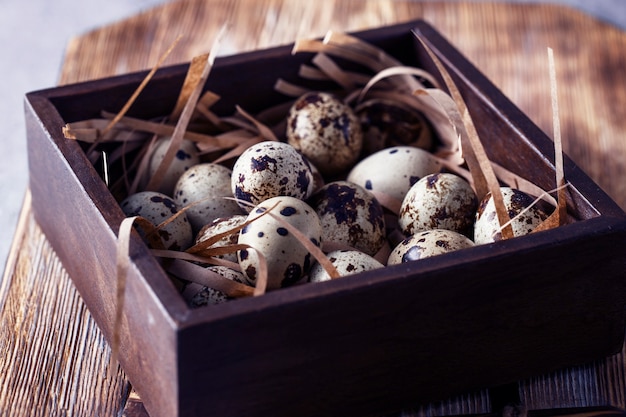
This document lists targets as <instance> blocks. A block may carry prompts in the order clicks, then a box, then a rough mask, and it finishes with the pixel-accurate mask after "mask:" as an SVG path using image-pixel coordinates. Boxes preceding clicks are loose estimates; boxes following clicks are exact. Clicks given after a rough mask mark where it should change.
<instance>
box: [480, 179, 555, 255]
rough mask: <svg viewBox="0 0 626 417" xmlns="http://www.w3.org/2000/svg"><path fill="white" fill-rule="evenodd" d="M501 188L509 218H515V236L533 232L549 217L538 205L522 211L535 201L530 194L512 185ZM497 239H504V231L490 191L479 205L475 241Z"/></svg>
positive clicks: (513, 223) (485, 241)
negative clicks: (511, 186) (501, 228)
mask: <svg viewBox="0 0 626 417" xmlns="http://www.w3.org/2000/svg"><path fill="white" fill-rule="evenodd" d="M500 190H501V192H502V198H503V200H504V205H505V207H506V208H507V210H508V212H509V218H510V219H513V218H515V220H514V221H513V222H512V223H511V227H512V229H513V235H514V236H522V235H525V234H528V233H530V232H532V230H533V229H534V228H535V227H537V226H538V225H539V223H541V222H542V221H543V220H545V219H546V218H547V215H546V213H544V212H543V210H541V209H540V208H539V207H537V206H536V205H535V206H532V207H531V208H530V209H529V210H527V211H526V212H524V213H522V211H524V210H525V209H526V208H527V207H528V206H530V204H531V203H532V202H533V199H532V198H531V197H530V196H529V195H528V194H526V193H524V192H522V191H520V190H517V189H514V188H510V187H501V188H500ZM520 213H522V214H520ZM497 240H502V233H501V232H500V223H499V221H498V215H497V214H496V207H495V204H494V202H493V199H492V198H491V194H490V193H489V194H487V195H486V196H485V198H483V200H482V201H481V202H480V204H479V205H478V211H477V212H476V222H475V223H474V241H475V242H476V244H477V245H479V244H483V243H491V242H495V241H497Z"/></svg>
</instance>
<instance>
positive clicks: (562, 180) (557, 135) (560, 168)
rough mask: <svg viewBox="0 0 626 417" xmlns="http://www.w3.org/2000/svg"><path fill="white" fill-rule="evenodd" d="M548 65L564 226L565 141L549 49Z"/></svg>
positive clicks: (550, 49) (556, 165)
mask: <svg viewBox="0 0 626 417" xmlns="http://www.w3.org/2000/svg"><path fill="white" fill-rule="evenodd" d="M548 65H549V71H550V97H551V99H552V100H551V101H552V124H553V127H554V138H553V141H554V165H555V171H556V186H557V188H558V190H559V191H558V193H557V201H558V206H557V207H558V208H557V212H558V216H559V219H558V220H559V224H563V223H564V221H565V218H566V217H567V200H566V196H565V191H566V190H565V187H564V185H565V173H564V167H563V140H562V138H561V122H560V117H559V98H558V94H557V81H556V67H555V63H554V51H553V50H552V48H548Z"/></svg>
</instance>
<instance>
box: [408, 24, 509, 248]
mask: <svg viewBox="0 0 626 417" xmlns="http://www.w3.org/2000/svg"><path fill="white" fill-rule="evenodd" d="M416 36H417V38H418V39H419V41H420V42H421V44H422V45H423V46H424V49H425V50H426V52H427V53H428V55H429V56H430V57H431V59H432V60H433V63H434V64H435V66H436V67H437V69H438V70H439V72H440V74H441V76H442V78H443V80H444V82H445V84H446V86H447V87H448V90H449V91H450V95H451V96H452V98H453V99H454V101H455V103H456V104H457V106H458V107H459V112H460V113H461V115H462V117H463V124H464V126H465V131H466V133H467V135H461V147H462V152H463V156H464V158H465V160H466V161H467V164H468V166H469V169H470V172H471V173H472V176H473V177H474V186H475V187H476V194H477V196H478V198H479V200H480V199H482V198H483V197H484V196H485V195H486V194H487V193H488V192H491V195H492V198H493V201H494V205H495V208H496V214H497V217H498V221H499V223H500V225H501V226H502V227H503V229H502V238H503V239H510V238H512V237H513V229H512V227H511V225H510V224H507V222H508V221H509V220H510V218H509V215H508V211H507V209H506V207H505V205H504V199H503V197H502V192H501V191H500V184H499V183H498V178H497V177H496V175H495V173H494V171H493V168H492V166H491V161H490V160H489V158H488V157H487V154H486V152H485V149H484V147H483V146H482V143H481V142H480V138H479V137H478V132H477V131H476V127H475V126H474V122H473V121H472V118H471V116H470V114H469V110H468V108H467V105H466V104H465V100H463V97H462V95H461V92H460V91H459V90H458V88H457V86H456V84H455V83H454V81H453V80H452V77H451V76H450V74H449V73H448V71H447V70H446V68H445V67H444V65H443V64H442V63H441V61H440V60H439V58H438V57H437V56H436V55H435V54H434V53H433V51H432V50H431V49H430V47H429V46H428V44H427V43H426V42H425V41H424V39H422V37H421V35H420V34H419V33H416ZM505 224H507V225H506V226H503V225H505Z"/></svg>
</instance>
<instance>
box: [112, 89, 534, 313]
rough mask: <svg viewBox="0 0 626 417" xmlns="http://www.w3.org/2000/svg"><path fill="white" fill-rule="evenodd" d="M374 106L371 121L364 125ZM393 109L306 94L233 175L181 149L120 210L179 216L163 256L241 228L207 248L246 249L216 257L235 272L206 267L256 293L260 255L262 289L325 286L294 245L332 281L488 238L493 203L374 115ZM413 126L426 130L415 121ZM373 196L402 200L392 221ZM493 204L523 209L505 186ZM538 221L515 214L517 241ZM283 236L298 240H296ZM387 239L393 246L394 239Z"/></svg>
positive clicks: (198, 301)
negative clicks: (282, 133) (158, 178)
mask: <svg viewBox="0 0 626 417" xmlns="http://www.w3.org/2000/svg"><path fill="white" fill-rule="evenodd" d="M379 104H380V103H379ZM373 109H375V110H376V111H375V114H376V115H378V116H379V117H373V116H372V110H373ZM392 109H393V106H390V105H387V106H386V107H385V108H383V109H381V108H376V107H375V106H370V107H364V108H362V109H361V110H360V111H355V110H353V109H352V108H351V107H349V106H348V105H346V104H344V103H343V102H342V101H341V100H340V99H338V98H336V97H335V96H333V95H331V94H328V93H323V92H315V93H308V94H305V95H304V96H302V97H300V98H299V99H298V100H296V101H295V103H294V104H293V106H292V107H291V109H290V111H289V114H288V116H287V128H286V140H285V141H279V142H277V141H266V142H261V143H258V144H256V145H253V146H251V147H249V148H248V149H247V150H245V151H244V152H243V153H242V154H241V155H240V156H239V157H238V158H237V160H236V161H235V162H234V165H233V166H232V169H231V168H227V167H225V166H223V165H219V164H215V163H210V162H200V158H199V156H198V155H197V152H195V151H194V148H193V144H192V143H185V144H184V146H182V147H181V149H180V150H179V151H178V153H177V155H176V158H175V159H174V162H173V163H172V164H171V166H170V167H169V171H168V173H167V175H166V178H167V179H168V180H166V181H164V182H163V184H162V186H161V189H160V190H159V192H155V191H142V192H139V193H136V194H133V195H130V196H129V197H127V198H126V199H125V200H124V201H122V203H121V207H122V209H123V211H124V212H125V213H126V215H129V216H130V215H140V216H142V217H144V218H146V219H148V220H150V221H151V222H153V223H154V224H155V225H158V224H160V223H162V222H163V221H164V220H166V219H168V218H170V217H171V216H172V215H173V214H174V213H177V212H178V211H179V210H181V209H184V213H179V215H178V216H176V218H175V220H174V221H171V222H169V223H168V224H167V225H166V226H164V227H161V228H160V229H159V233H160V236H161V238H162V241H163V244H164V246H165V247H166V248H168V249H173V250H185V249H187V248H188V247H190V246H191V245H193V244H194V243H199V242H202V241H205V240H206V239H209V238H211V237H212V236H216V235H218V234H220V233H222V232H224V231H227V230H232V229H233V228H235V227H238V226H242V225H244V226H243V227H241V230H240V231H239V232H238V233H233V234H231V235H230V236H227V237H225V238H223V239H222V240H221V241H219V242H217V243H216V244H215V246H220V245H222V246H223V245H229V244H240V245H245V247H246V248H247V249H240V250H239V251H237V252H236V253H232V254H229V255H225V257H226V258H227V259H229V260H231V261H233V262H236V263H238V264H239V267H240V271H234V270H229V269H228V268H224V267H210V268H212V271H213V272H215V273H218V274H220V275H222V276H224V277H226V278H229V279H232V280H235V281H237V282H240V283H247V284H248V285H251V286H254V285H255V284H256V282H257V279H258V274H259V268H260V262H261V258H264V259H265V262H266V265H267V269H268V282H267V289H268V290H274V289H277V288H282V287H286V286H290V285H294V284H296V283H299V282H303V281H310V282H319V281H325V280H328V279H330V278H329V275H328V273H327V272H326V271H325V270H324V269H323V268H322V267H321V265H320V264H318V263H316V262H315V259H312V255H311V254H310V253H309V251H308V250H307V249H306V248H305V247H304V246H303V245H302V244H301V243H300V240H299V239H301V238H302V236H304V237H305V238H306V239H308V240H309V241H310V242H311V243H312V244H314V245H316V246H318V247H322V244H324V249H326V250H327V252H328V253H327V257H328V259H329V260H330V262H331V263H332V264H333V265H334V266H335V268H336V269H337V271H338V272H339V274H340V275H342V276H343V275H349V274H354V273H357V272H362V271H367V270H372V269H377V268H382V267H384V266H385V264H386V265H392V264H398V263H402V262H408V261H411V260H416V259H422V258H425V257H428V256H433V255H437V254H441V253H445V252H450V251H453V250H458V249H462V248H467V247H470V246H473V245H475V244H479V243H486V242H489V241H494V240H497V239H498V238H499V235H498V230H499V224H498V221H497V217H496V215H495V209H494V206H493V203H492V202H491V200H490V199H489V198H486V199H485V200H484V201H483V202H478V201H477V198H476V195H475V194H474V191H473V190H472V188H471V187H470V185H469V184H468V183H467V182H466V181H465V180H464V179H463V178H461V177H459V176H456V175H454V174H451V173H445V172H442V166H441V165H440V164H439V163H438V162H437V161H436V159H434V158H433V157H432V155H431V153H430V152H429V151H428V150H425V149H424V148H425V147H426V148H427V147H429V146H430V144H431V141H430V140H426V141H425V140H424V135H422V134H419V135H418V134H417V133H415V135H414V139H415V141H413V142H412V141H411V134H410V131H408V130H407V129H404V130H400V129H399V128H398V126H396V124H394V123H390V122H389V120H387V119H385V118H381V117H380V114H381V112H382V113H384V112H386V111H387V112H390V110H392ZM396 110H397V109H396ZM414 117H417V116H414ZM414 128H415V129H418V130H423V129H425V128H427V126H426V125H425V124H424V123H415V127H414ZM372 132H376V133H375V134H372ZM398 132H401V134H398ZM381 137H382V138H383V139H381ZM418 139H419V141H418ZM381 141H382V142H383V145H381ZM156 149H157V152H155V153H154V154H153V157H152V164H151V166H153V167H156V166H158V164H159V162H160V159H162V158H163V152H162V151H159V150H160V149H161V148H160V147H157V148H156ZM155 169H156V168H153V170H152V172H153V171H154V170H155ZM172 179H173V180H172ZM381 195H387V196H389V197H390V198H391V199H394V200H396V201H399V202H400V201H401V202H402V204H401V206H400V209H399V212H397V213H391V215H390V213H389V210H388V209H385V208H383V205H381V204H380V202H379V198H380V197H379V196H381ZM503 196H504V198H505V202H506V204H507V205H508V207H509V209H510V216H511V217H515V216H517V215H518V213H519V212H521V211H524V210H526V207H528V205H529V203H530V201H529V198H528V196H526V195H525V194H523V193H521V192H519V191H517V190H513V189H510V188H503ZM268 211H269V212H268ZM390 218H393V219H394V222H390V221H389V219H390ZM543 218H545V215H544V214H543V213H542V212H541V211H539V210H538V209H530V210H527V211H524V213H523V215H522V216H520V217H517V218H516V220H515V222H514V223H513V228H514V231H515V234H516V235H520V234H524V233H527V232H528V231H530V230H532V228H533V227H534V226H535V225H536V224H538V223H539V222H540V221H542V220H543ZM395 219H397V221H396V220H395ZM391 223H393V224H391ZM396 223H397V224H396ZM293 229H296V230H297V231H299V234H300V235H302V236H300V238H297V237H296V236H295V234H294V233H293ZM391 230H393V231H395V232H396V234H398V233H397V232H398V231H399V236H401V237H400V238H396V239H395V240H394V239H392V238H391V237H390V236H391V235H392V233H390V231H391ZM389 245H391V246H389ZM385 247H388V248H391V247H393V249H391V250H390V251H389V250H388V251H387V252H390V255H389V256H388V258H387V259H384V260H383V261H382V262H381V261H380V260H377V259H376V255H377V254H378V253H379V251H384V248H385ZM183 294H184V295H185V298H186V299H187V300H188V302H189V303H190V305H192V306H197V305H204V304H215V303H219V302H223V301H225V300H226V299H227V297H225V296H224V294H221V293H219V292H218V291H215V290H212V289H210V288H206V287H202V286H200V285H195V284H194V285H191V284H190V285H188V286H187V288H186V289H185V291H184V293H183Z"/></svg>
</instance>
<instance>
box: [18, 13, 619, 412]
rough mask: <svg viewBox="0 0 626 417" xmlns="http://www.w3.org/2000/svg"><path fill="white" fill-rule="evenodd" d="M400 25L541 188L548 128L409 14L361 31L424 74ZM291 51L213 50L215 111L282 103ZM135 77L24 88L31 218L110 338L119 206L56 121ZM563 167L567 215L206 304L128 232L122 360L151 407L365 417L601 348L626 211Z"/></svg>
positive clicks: (495, 143)
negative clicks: (188, 300)
mask: <svg viewBox="0 0 626 417" xmlns="http://www.w3.org/2000/svg"><path fill="white" fill-rule="evenodd" d="M413 31H419V32H420V33H421V35H422V36H423V37H424V38H425V39H426V41H427V43H428V44H429V45H430V47H431V48H432V49H433V50H434V51H435V53H436V54H437V55H438V56H439V57H440V59H441V60H442V61H443V62H444V64H445V65H446V66H447V68H448V69H449V71H450V72H451V73H452V75H453V77H454V79H455V81H456V82H457V83H458V85H459V87H460V89H461V92H462V94H463V95H464V97H465V99H466V101H467V103H468V106H469V109H470V112H471V114H472V116H473V118H474V120H475V122H476V125H477V128H478V133H479V134H480V136H481V138H482V140H483V142H484V143H485V146H486V149H487V152H488V154H489V157H490V158H491V159H492V160H493V161H495V162H497V163H500V164H502V165H504V166H506V167H508V168H509V169H511V170H512V171H514V172H517V173H519V174H520V175H522V176H524V177H526V178H527V179H529V180H530V181H533V182H535V183H536V184H538V185H539V186H541V187H542V188H544V189H551V188H553V187H554V186H553V184H554V165H553V156H552V155H553V153H554V152H553V145H552V141H551V140H550V139H549V138H548V137H546V135H545V134H544V133H543V132H541V131H540V130H539V129H538V128H537V127H536V126H535V125H534V124H533V123H532V122H531V121H530V120H529V119H528V118H527V117H526V116H525V115H524V114H522V112H521V111H520V110H519V109H517V108H516V107H515V106H514V105H513V104H512V103H511V102H510V101H508V100H507V99H506V98H505V97H504V96H503V95H502V93H501V92H500V91H499V90H498V89H497V88H495V87H494V86H493V85H492V84H491V83H490V82H489V81H488V80H487V79H486V78H485V77H484V76H483V75H481V73H480V72H479V71H478V70H477V69H476V68H475V67H473V66H472V64H470V63H469V62H468V61H467V60H466V59H465V58H464V57H463V56H462V55H460V54H459V52H457V51H456V50H455V49H454V48H453V47H452V46H450V45H449V44H448V42H447V41H446V40H445V39H443V38H442V37H441V36H440V35H439V34H438V33H437V32H436V30H434V29H433V28H432V27H430V26H429V25H428V24H426V23H424V22H421V21H417V22H409V23H407V24H402V25H398V26H392V27H386V28H381V29H376V30H370V31H365V32H362V33H359V34H357V35H358V36H359V37H362V38H364V39H365V40H367V41H370V42H372V43H374V44H376V45H378V46H380V47H382V48H384V49H385V50H386V51H388V52H389V53H390V54H392V55H394V56H396V57H398V58H399V59H401V60H402V61H403V62H404V63H406V64H409V65H419V66H421V67H423V68H425V69H427V70H430V71H431V72H433V73H437V71H436V70H435V69H434V67H433V65H432V62H431V60H430V59H429V58H428V56H427V54H426V52H425V51H424V49H423V48H422V47H421V45H420V44H419V42H418V41H417V39H416V37H415V35H414V32H413ZM290 51H291V46H285V47H278V48H273V49H268V50H263V51H256V52H252V53H245V54H241V55H236V56H231V57H224V58H218V60H217V62H216V65H215V67H214V70H213V72H212V73H211V77H210V79H209V82H208V84H207V87H208V88H210V89H212V90H214V91H216V92H217V93H218V94H221V95H222V97H223V100H222V101H221V103H220V106H221V107H220V108H222V109H223V110H224V111H227V112H228V111H231V110H232V107H233V106H234V105H235V104H241V105H243V107H244V108H245V109H247V110H249V111H251V112H254V111H256V110H260V109H263V108H265V107H266V106H268V105H269V104H275V103H277V102H278V101H280V100H285V98H284V97H283V96H281V95H279V94H277V93H275V92H274V91H273V85H274V82H275V80H276V78H277V77H283V78H285V79H288V80H289V79H293V78H294V75H295V74H296V72H297V69H298V67H299V65H300V64H301V63H302V62H304V61H307V60H308V59H310V56H308V55H307V54H301V55H300V54H298V55H295V56H294V55H291V54H290ZM186 70H187V66H186V65H180V66H174V67H168V68H164V69H161V70H159V71H158V72H157V74H156V76H155V78H154V79H153V80H152V81H151V82H150V83H149V84H148V86H147V88H146V90H145V91H144V92H143V93H142V94H141V95H140V97H139V100H138V101H137V102H136V103H135V105H134V106H133V108H132V111H131V114H132V115H133V116H136V117H144V118H146V117H153V116H157V115H163V114H168V113H169V112H170V111H171V109H172V108H173V105H174V103H175V100H176V97H177V94H178V91H179V89H180V87H181V85H182V82H183V80H184V77H185V73H186ZM144 76H145V73H140V74H130V75H125V76H119V77H113V78H108V79H103V80H98V81H94V82H87V83H81V84H77V85H70V86H66V87H59V88H52V89H48V90H44V91H38V92H33V93H30V94H28V95H27V97H26V123H27V129H28V130H27V136H28V153H29V162H30V187H31V190H32V201H33V210H34V213H35V215H36V219H37V221H38V222H39V224H40V225H41V227H42V229H43V230H44V232H45V234H46V236H47V237H48V239H49V240H50V242H51V243H52V245H53V247H54V249H55V251H56V252H57V253H58V255H59V257H60V258H61V259H62V261H63V265H64V266H65V268H66V269H67V271H68V273H69V274H70V276H71V277H72V279H73V280H74V282H75V284H76V287H77V288H78V290H79V292H80V294H81V295H82V297H83V298H84V300H85V302H86V304H87V306H88V307H89V310H90V312H91V313H92V315H93V316H94V318H95V320H96V321H97V323H98V325H99V326H100V327H101V329H102V331H103V332H104V334H105V336H106V337H107V338H108V339H109V340H111V337H112V334H113V329H112V327H113V321H114V320H113V317H114V314H115V286H116V270H115V265H116V263H115V256H116V233H117V230H118V228H119V225H120V222H121V221H122V219H123V218H124V215H123V213H122V211H121V209H120V208H119V206H118V203H117V202H116V201H115V199H114V198H113V196H112V195H111V193H110V192H109V191H108V190H107V187H106V186H105V184H104V182H103V181H102V180H101V177H100V175H99V172H98V171H97V170H96V169H95V168H94V166H92V165H91V164H90V163H89V161H88V160H87V158H86V157H85V153H84V152H83V150H82V148H81V146H80V145H79V144H78V143H77V142H75V141H71V140H66V139H64V137H63V134H62V130H61V129H62V127H63V126H64V125H65V123H67V122H72V121H77V120H83V119H88V118H92V117H97V116H98V115H99V113H100V111H101V110H108V111H112V112H116V111H119V109H120V108H121V107H122V105H123V104H124V102H125V101H126V100H127V99H128V97H129V96H130V95H131V93H132V92H133V91H134V89H135V88H136V87H137V86H138V85H139V83H140V82H141V80H142V79H143V78H144ZM561 88H567V86H562V87H561ZM237 92H241V93H245V94H238V93H237ZM507 155H515V158H514V159H511V158H510V156H507ZM565 175H566V178H567V180H569V182H570V183H571V185H572V187H571V188H570V190H569V198H568V210H569V213H570V215H571V216H572V217H574V218H576V219H577V221H576V222H573V223H572V224H569V225H566V226H562V227H560V228H558V229H553V230H549V231H545V232H540V233H536V234H532V235H529V236H525V237H520V238H516V239H512V240H508V241H502V242H498V243H494V244H488V245H483V246H477V247H475V248H472V249H469V250H464V251H461V252H458V253H453V254H449V255H442V256H439V257H434V258H429V259H424V260H421V261H418V262H413V263H409V264H403V265H400V266H395V267H388V268H385V269H383V270H378V271H372V272H368V273H362V274H360V275H358V276H352V277H346V278H342V279H339V280H334V281H330V282H326V283H322V284H315V285H313V284H311V285H303V286H297V287H293V288H289V289H283V290H280V291H275V292H271V293H268V294H266V295H264V296H261V297H255V298H248V299H241V300H237V301H233V302H230V303H227V304H223V305H219V306H216V307H214V308H203V309H197V310H192V309H189V308H188V307H187V306H186V304H185V302H184V301H183V299H182V298H181V296H180V295H179V294H178V292H177V290H176V289H175V288H174V286H173V285H172V284H171V282H170V280H169V279H168V278H167V277H166V274H165V272H164V271H163V269H162V268H161V266H160V264H159V262H158V261H157V260H156V259H155V258H154V257H153V256H152V255H151V254H150V252H149V250H148V248H147V246H146V245H145V244H144V243H143V242H142V241H141V239H140V238H139V236H138V235H136V234H135V235H133V238H132V241H131V253H132V265H131V269H130V271H129V276H128V284H127V289H126V303H125V307H124V320H123V322H122V326H121V330H120V331H121V357H120V362H121V365H122V367H123V368H124V370H125V371H126V372H127V374H128V376H129V378H130V380H131V382H132V384H133V386H134V387H135V388H136V390H137V391H138V393H139V394H140V396H141V398H142V399H143V401H144V402H145V405H146V408H147V410H148V411H149V413H150V414H151V416H153V417H176V416H201V415H202V416H204V415H212V416H224V417H225V416H247V417H250V416H300V417H305V416H339V415H341V416H365V415H381V414H383V413H385V412H389V411H393V410H399V409H401V408H403V407H407V406H411V405H414V404H416V403H418V402H421V401H430V400H436V399H442V398H447V397H449V396H451V395H453V394H455V393H460V392H463V391H467V390H473V389H479V388H483V387H489V386H494V385H499V384H503V383H507V382H511V381H514V380H518V379H521V378H525V377H529V376H531V375H535V374H538V373H545V372H548V371H551V370H554V369H556V368H560V367H564V366H570V365H575V364H579V363H582V362H585V361H590V360H593V359H596V358H600V357H603V356H606V355H610V354H613V353H615V352H617V351H618V350H619V349H620V347H621V344H622V341H623V337H624V326H625V323H624V318H625V315H624V306H625V300H626V280H625V279H624V277H625V275H626V250H625V248H626V246H625V244H626V215H625V214H624V212H623V211H622V210H621V209H620V208H619V207H618V206H617V205H616V204H615V203H614V202H613V201H611V200H610V199H609V198H608V197H607V196H606V195H605V193H604V192H603V191H602V190H601V189H600V188H599V187H598V186H597V185H595V184H594V183H593V182H592V181H591V180H590V179H589V178H588V177H587V176H586V175H585V174H584V173H583V172H582V171H581V170H580V169H579V168H577V167H576V165H575V164H574V163H572V162H571V161H570V160H569V159H567V158H566V161H565Z"/></svg>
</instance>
